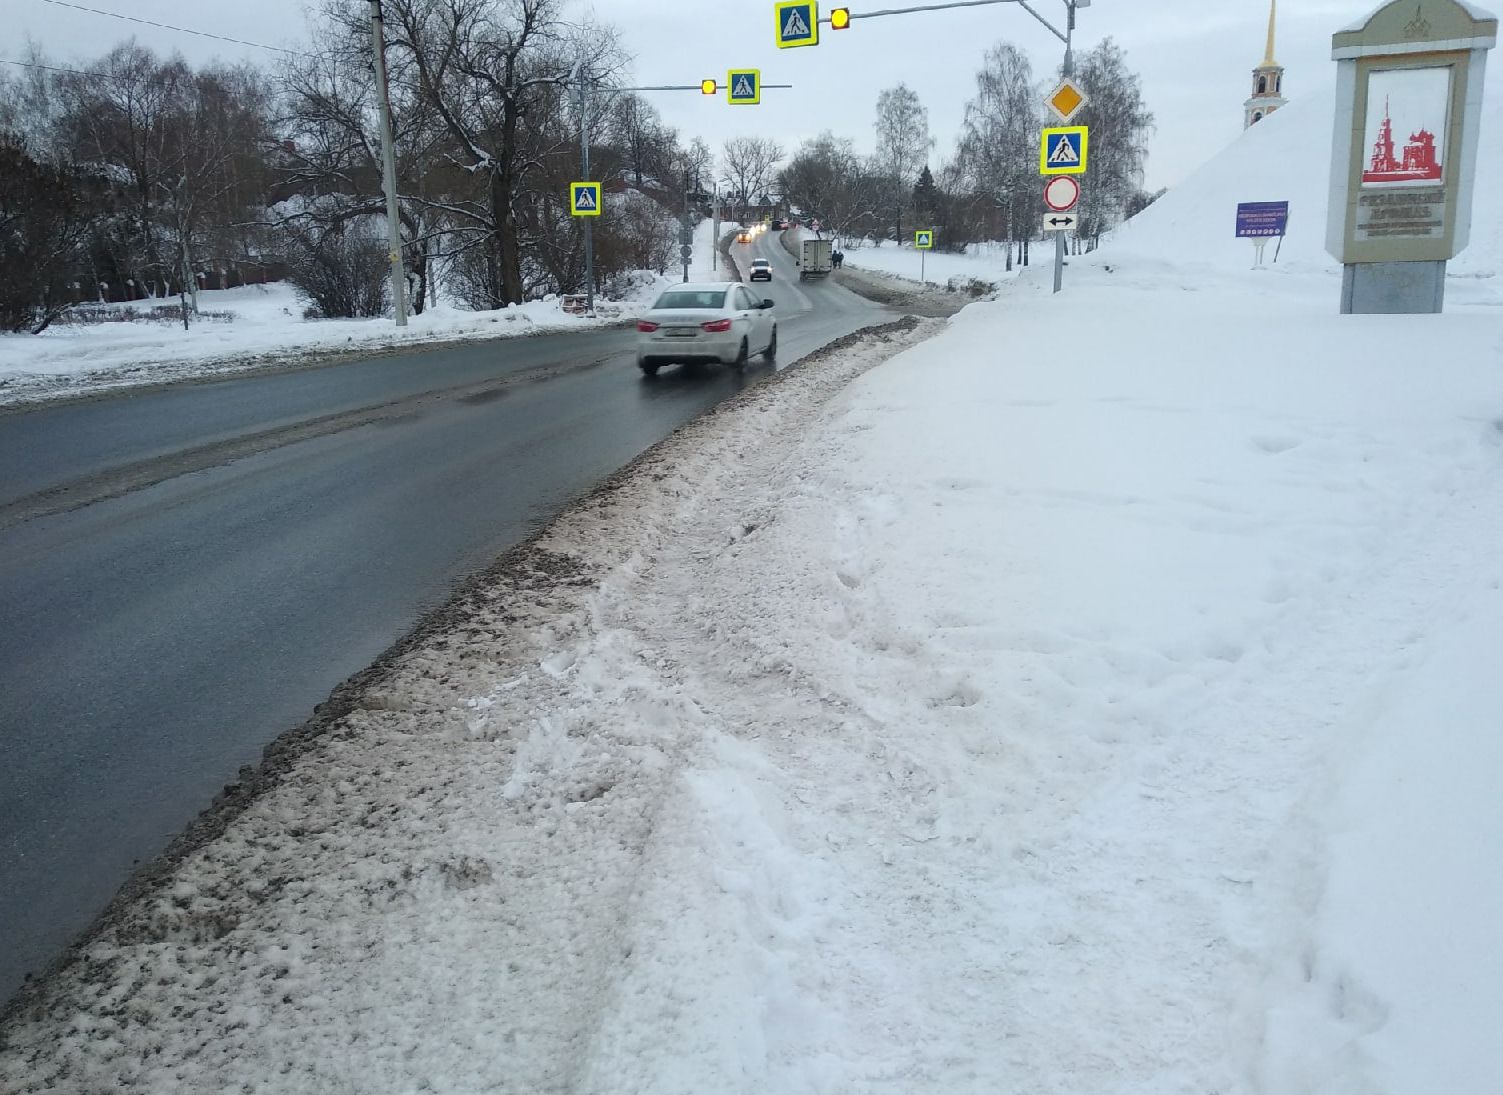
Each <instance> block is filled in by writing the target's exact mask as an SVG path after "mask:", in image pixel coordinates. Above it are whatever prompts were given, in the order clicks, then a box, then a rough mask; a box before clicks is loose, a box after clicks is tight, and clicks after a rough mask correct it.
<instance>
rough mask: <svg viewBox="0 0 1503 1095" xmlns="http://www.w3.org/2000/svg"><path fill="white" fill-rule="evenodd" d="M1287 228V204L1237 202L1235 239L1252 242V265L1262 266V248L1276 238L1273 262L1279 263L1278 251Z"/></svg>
mask: <svg viewBox="0 0 1503 1095" xmlns="http://www.w3.org/2000/svg"><path fill="white" fill-rule="evenodd" d="M1288 227H1289V203H1288V202H1238V203H1237V238H1238V239H1239V240H1252V241H1253V265H1254V266H1262V265H1263V248H1265V247H1267V246H1268V241H1269V240H1271V239H1273V238H1274V237H1275V236H1277V237H1278V240H1279V244H1278V247H1275V248H1274V251H1273V261H1274V262H1278V261H1279V251H1280V250H1281V249H1282V248H1283V246H1284V232H1285V231H1286V230H1287V229H1288Z"/></svg>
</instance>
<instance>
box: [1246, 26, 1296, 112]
mask: <svg viewBox="0 0 1503 1095" xmlns="http://www.w3.org/2000/svg"><path fill="white" fill-rule="evenodd" d="M1278 15H1279V0H1269V5H1268V48H1267V49H1265V50H1264V51H1263V63H1262V64H1260V65H1259V66H1258V67H1257V68H1255V69H1253V73H1252V83H1253V88H1252V96H1251V97H1250V98H1249V99H1248V100H1247V102H1245V103H1243V104H1242V128H1243V129H1246V128H1247V127H1248V126H1251V125H1255V124H1256V123H1258V122H1261V121H1262V120H1263V119H1264V118H1266V117H1268V115H1270V114H1272V113H1273V112H1274V111H1275V110H1277V109H1278V108H1279V107H1281V106H1283V105H1285V104H1286V103H1287V102H1289V100H1288V99H1286V98H1284V66H1283V65H1281V64H1279V63H1278V62H1277V61H1275V60H1274V59H1273V36H1274V30H1275V27H1276V25H1277V22H1278Z"/></svg>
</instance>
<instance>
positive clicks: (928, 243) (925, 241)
mask: <svg viewBox="0 0 1503 1095" xmlns="http://www.w3.org/2000/svg"><path fill="white" fill-rule="evenodd" d="M913 246H914V249H915V250H918V251H928V250H930V249H931V248H933V246H934V229H932V228H920V229H917V230H916V231H915V232H914V233H913Z"/></svg>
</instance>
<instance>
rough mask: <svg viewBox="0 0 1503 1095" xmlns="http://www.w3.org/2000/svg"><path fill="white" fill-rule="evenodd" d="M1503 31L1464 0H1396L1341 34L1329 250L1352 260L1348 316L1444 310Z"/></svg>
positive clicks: (1335, 55)
mask: <svg viewBox="0 0 1503 1095" xmlns="http://www.w3.org/2000/svg"><path fill="white" fill-rule="evenodd" d="M1497 38H1498V20H1497V19H1495V18H1493V17H1492V16H1490V15H1488V14H1487V13H1486V12H1483V11H1481V10H1480V9H1478V8H1476V7H1474V6H1472V5H1470V4H1463V3H1458V2H1457V0H1392V2H1391V3H1387V4H1384V5H1383V6H1382V7H1380V8H1378V9H1377V10H1376V11H1374V12H1373V13H1372V14H1371V15H1369V16H1367V17H1366V18H1365V19H1360V20H1358V21H1357V22H1356V23H1353V24H1352V25H1351V26H1349V27H1347V28H1346V29H1345V30H1343V31H1340V32H1338V33H1337V34H1335V35H1333V36H1332V37H1331V59H1332V60H1334V61H1335V62H1336V63H1337V70H1336V127H1335V136H1334V139H1333V141H1332V151H1331V193H1330V200H1329V201H1328V202H1327V205H1326V210H1327V212H1326V216H1327V221H1326V250H1327V251H1329V252H1330V253H1331V255H1332V257H1333V258H1335V259H1336V260H1337V261H1339V262H1340V263H1341V264H1342V267H1343V270H1342V276H1341V311H1342V313H1343V314H1348V313H1375V312H1439V311H1440V310H1441V308H1442V306H1443V304H1444V302H1445V288H1446V263H1447V261H1449V260H1450V259H1452V258H1454V257H1455V256H1456V255H1457V254H1458V253H1460V252H1461V250H1462V249H1463V248H1465V247H1466V245H1467V238H1468V236H1469V234H1470V231H1471V221H1472V186H1473V179H1474V176H1475V175H1476V169H1477V138H1478V134H1479V130H1480V129H1481V127H1482V86H1483V81H1484V78H1485V76H1486V73H1487V51H1488V50H1490V49H1492V48H1493V45H1494V44H1495V43H1496V41H1497ZM1406 138H1407V140H1406ZM1490 181H1491V180H1490Z"/></svg>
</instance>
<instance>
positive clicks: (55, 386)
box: [0, 272, 663, 404]
mask: <svg viewBox="0 0 1503 1095" xmlns="http://www.w3.org/2000/svg"><path fill="white" fill-rule="evenodd" d="M662 284H663V279H661V278H660V277H659V276H658V275H657V274H655V273H652V272H644V273H643V276H642V277H641V278H639V279H638V288H637V290H636V291H635V292H634V293H633V294H632V295H631V296H632V299H630V300H627V301H621V302H605V303H604V304H603V305H602V307H601V308H599V309H598V313H599V314H598V317H597V318H596V319H586V318H585V317H583V316H574V315H569V314H567V313H565V312H564V311H563V309H562V308H561V307H560V304H559V302H558V301H557V300H543V301H529V302H527V303H525V304H520V305H513V306H511V307H509V308H502V309H497V310H494V311H483V312H472V311H466V310H464V309H461V308H455V307H453V306H450V305H444V304H440V305H436V306H432V307H430V308H428V309H427V310H425V311H424V312H423V313H422V314H421V315H414V316H410V317H409V319H408V325H407V326H406V327H397V326H396V325H395V324H394V323H393V322H392V321H391V320H390V319H321V320H305V319H304V318H303V311H304V308H305V305H304V304H303V302H302V301H301V300H300V299H299V297H298V295H297V292H296V291H295V290H294V289H293V288H292V286H290V285H288V284H286V283H284V282H272V283H270V284H267V285H248V286H243V287H241V288H237V289H210V290H206V291H204V292H201V293H200V294H199V306H200V307H201V308H202V309H203V310H204V311H206V312H229V313H231V314H232V315H233V320H232V321H230V322H225V321H222V320H205V321H197V322H191V321H190V322H191V326H190V328H189V330H187V331H184V330H183V329H182V325H181V324H180V323H177V324H172V323H155V322H153V323H145V322H140V323H101V324H93V325H67V324H58V325H54V326H52V327H49V328H48V329H47V330H46V331H44V332H43V333H42V334H40V335H24V334H20V335H0V404H4V403H8V402H15V401H18V400H21V399H33V398H46V397H48V396H57V395H72V394H77V393H79V392H83V391H95V390H99V389H102V388H108V387H120V386H128V385H132V384H151V383H160V382H163V381H168V380H175V379H182V378H185V377H190V376H201V375H205V374H209V373H219V372H233V371H236V370H240V369H245V368H252V367H256V366H261V365H266V364H268V363H271V362H276V361H284V360H289V359H291V358H293V357H295V356H296V355H299V354H306V353H316V352H319V353H329V352H338V351H342V350H361V349H388V348H392V347H398V346H409V345H417V344H420V343H424V342H435V341H445V340H459V339H491V338H507V337H514V336H517V335H529V334H538V333H542V332H548V331H567V330H578V329H582V328H587V327H598V326H601V325H606V324H611V323H618V322H620V321H621V320H622V319H626V318H630V317H631V316H633V315H635V314H637V313H638V312H639V311H641V310H642V309H643V308H644V307H645V304H646V302H650V300H651V299H652V298H654V297H656V295H657V292H658V290H659V289H660V287H661V285H662ZM163 303H168V304H170V303H174V302H173V301H138V302H135V304H134V305H133V307H136V308H138V309H141V310H145V309H147V308H149V307H151V306H153V305H158V304H163Z"/></svg>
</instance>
